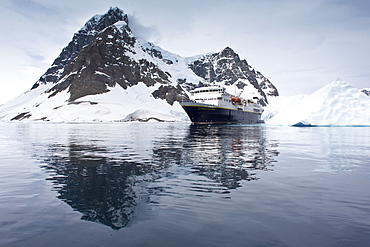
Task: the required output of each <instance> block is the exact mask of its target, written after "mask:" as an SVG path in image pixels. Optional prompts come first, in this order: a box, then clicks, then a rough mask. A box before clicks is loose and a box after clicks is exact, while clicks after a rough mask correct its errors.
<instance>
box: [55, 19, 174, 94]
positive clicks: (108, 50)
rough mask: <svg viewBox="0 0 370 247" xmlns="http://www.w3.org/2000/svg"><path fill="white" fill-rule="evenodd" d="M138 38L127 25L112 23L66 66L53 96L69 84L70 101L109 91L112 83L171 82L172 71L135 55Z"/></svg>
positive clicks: (148, 83) (151, 84)
mask: <svg viewBox="0 0 370 247" xmlns="http://www.w3.org/2000/svg"><path fill="white" fill-rule="evenodd" d="M135 42H136V39H135V37H133V35H132V33H131V30H130V28H129V27H128V26H127V25H124V26H121V27H117V26H110V27H108V28H106V29H105V30H104V31H103V32H101V33H100V34H99V35H97V36H96V38H95V40H94V41H92V42H91V43H90V44H89V45H88V46H86V47H84V48H83V49H82V50H81V51H80V53H79V55H78V57H77V58H76V59H75V61H73V62H71V63H70V64H69V65H68V66H67V67H66V69H65V70H64V73H63V75H62V76H61V78H62V79H61V81H60V82H59V83H58V84H56V85H55V86H54V87H53V88H51V89H50V90H49V93H51V92H53V93H52V94H51V95H50V97H52V96H54V95H55V94H57V93H58V92H61V91H63V90H66V89H67V88H69V92H70V94H71V96H70V101H74V100H76V99H78V98H80V97H83V96H86V95H95V94H100V93H106V92H108V91H109V89H108V87H113V86H116V84H118V85H120V86H121V87H122V88H124V89H127V88H128V87H131V86H133V85H137V84H138V83H139V82H143V83H144V84H145V85H147V86H154V85H155V84H156V83H161V84H168V83H170V81H169V74H167V73H165V72H164V71H162V70H160V69H159V68H158V66H157V65H155V64H154V63H152V62H149V61H148V60H146V59H140V60H139V61H137V60H134V59H132V58H131V57H130V56H128V55H127V53H130V52H131V53H134V52H135V51H134V49H133V48H134V44H135Z"/></svg>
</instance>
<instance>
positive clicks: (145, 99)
mask: <svg viewBox="0 0 370 247" xmlns="http://www.w3.org/2000/svg"><path fill="white" fill-rule="evenodd" d="M45 88H46V85H42V86H40V87H39V88H37V89H34V90H31V91H28V92H26V93H25V94H23V95H21V96H19V97H18V98H16V99H14V100H12V101H10V102H8V103H7V104H6V105H3V106H1V107H0V108H2V109H1V111H0V119H2V120H3V121H11V120H12V118H13V117H14V116H16V115H19V114H21V113H25V115H27V113H28V112H31V111H32V116H31V117H25V118H23V119H22V120H23V121H35V120H43V118H45V116H47V120H48V121H52V122H106V121H148V120H150V119H149V118H151V119H155V120H157V121H187V120H188V117H187V116H186V114H185V113H184V112H183V109H182V108H181V106H180V105H179V104H178V103H175V104H174V105H173V106H171V105H169V104H168V103H167V102H166V101H165V100H162V99H155V98H154V97H153V96H152V95H151V90H153V89H152V88H148V87H147V86H146V85H144V84H143V83H139V84H138V85H136V86H133V87H130V88H128V89H127V90H125V89H123V88H122V87H120V86H118V85H117V86H115V87H111V88H109V90H110V92H109V93H105V94H97V95H89V96H85V97H82V98H80V99H79V100H78V101H75V102H68V101H67V99H68V96H69V95H68V93H67V92H66V91H64V92H61V93H59V94H57V95H55V96H54V97H51V98H48V94H47V93H45ZM5 106H6V108H5V109H4V107H5ZM133 113H136V114H134V115H131V118H129V119H127V118H126V117H127V116H128V115H129V114H133ZM139 113H142V114H139Z"/></svg>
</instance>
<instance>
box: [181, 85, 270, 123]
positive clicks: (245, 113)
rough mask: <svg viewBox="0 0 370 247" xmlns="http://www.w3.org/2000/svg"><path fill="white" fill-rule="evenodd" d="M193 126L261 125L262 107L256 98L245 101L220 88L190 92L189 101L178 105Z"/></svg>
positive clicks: (202, 88) (212, 87) (203, 88)
mask: <svg viewBox="0 0 370 247" xmlns="http://www.w3.org/2000/svg"><path fill="white" fill-rule="evenodd" d="M180 104H181V106H182V108H184V110H185V112H186V113H187V114H188V116H189V118H190V120H191V121H192V122H193V123H194V124H234V123H245V124H252V123H262V122H263V121H261V114H262V112H263V107H262V106H261V105H260V104H259V103H258V98H257V97H254V98H253V99H249V100H245V99H242V98H241V97H238V96H234V95H231V94H229V93H227V92H226V90H225V88H223V87H220V86H207V87H200V88H196V89H194V90H192V91H190V101H184V102H181V103H180Z"/></svg>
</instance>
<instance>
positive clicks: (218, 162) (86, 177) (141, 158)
mask: <svg viewBox="0 0 370 247" xmlns="http://www.w3.org/2000/svg"><path fill="white" fill-rule="evenodd" d="M117 126H119V127H120V128H126V130H124V131H121V132H120V131H114V133H112V134H109V135H107V133H104V135H101V136H100V137H99V135H98V136H97V137H94V138H93V137H91V138H90V139H89V138H87V137H86V135H83V133H82V134H81V135H75V134H74V135H73V136H70V138H69V139H68V141H66V142H67V143H60V142H56V143H54V144H50V145H49V146H48V147H47V151H46V153H45V154H43V155H42V157H41V160H42V163H43V165H42V168H43V169H44V170H45V171H47V172H48V173H49V174H50V177H49V178H48V179H49V180H51V181H52V183H53V188H54V190H55V191H57V192H58V198H59V199H61V200H62V201H64V202H66V203H67V204H69V205H70V206H71V207H72V208H73V209H74V210H76V211H79V212H81V213H82V216H81V219H82V220H87V221H92V222H97V223H101V224H104V225H107V226H109V227H111V228H112V229H120V228H122V227H125V226H126V225H127V224H128V223H129V221H130V219H131V218H132V215H133V213H134V212H135V208H136V207H137V206H138V205H139V204H140V205H142V204H145V205H147V206H149V207H150V206H151V205H158V204H160V203H161V201H160V198H161V197H163V196H166V195H174V194H176V196H182V197H186V196H209V195H212V194H213V195H217V193H219V194H225V193H226V194H229V193H230V192H231V190H232V189H235V188H237V187H239V186H243V184H244V186H246V184H245V183H244V182H245V181H252V180H257V179H258V174H257V173H258V172H257V170H272V162H273V161H274V156H277V155H278V152H277V145H278V143H277V141H274V140H269V139H268V137H267V134H266V129H265V127H264V126H263V125H255V126H231V125H229V126H223V125H219V126H217V125H213V126H197V125H191V126H189V125H185V124H180V125H179V126H178V125H175V124H168V125H166V124H162V125H159V124H156V125H151V124H148V125H146V126H144V125H143V124H137V125H136V126H135V124H133V125H117ZM132 126H135V127H132ZM92 131H94V129H93V128H92ZM91 136H94V134H91ZM229 196H230V195H229Z"/></svg>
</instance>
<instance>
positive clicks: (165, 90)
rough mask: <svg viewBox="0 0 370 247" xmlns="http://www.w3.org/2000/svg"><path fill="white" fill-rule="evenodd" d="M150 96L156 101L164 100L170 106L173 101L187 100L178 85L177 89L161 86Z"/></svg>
mask: <svg viewBox="0 0 370 247" xmlns="http://www.w3.org/2000/svg"><path fill="white" fill-rule="evenodd" d="M152 95H153V96H154V98H156V99H165V100H166V101H167V103H168V104H170V105H173V103H174V102H175V101H183V100H187V99H189V98H188V96H187V94H186V93H185V92H184V90H183V89H182V88H181V86H180V85H178V86H177V87H174V86H171V85H166V86H165V85H162V86H160V87H159V88H158V89H157V90H155V91H154V92H153V93H152Z"/></svg>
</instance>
